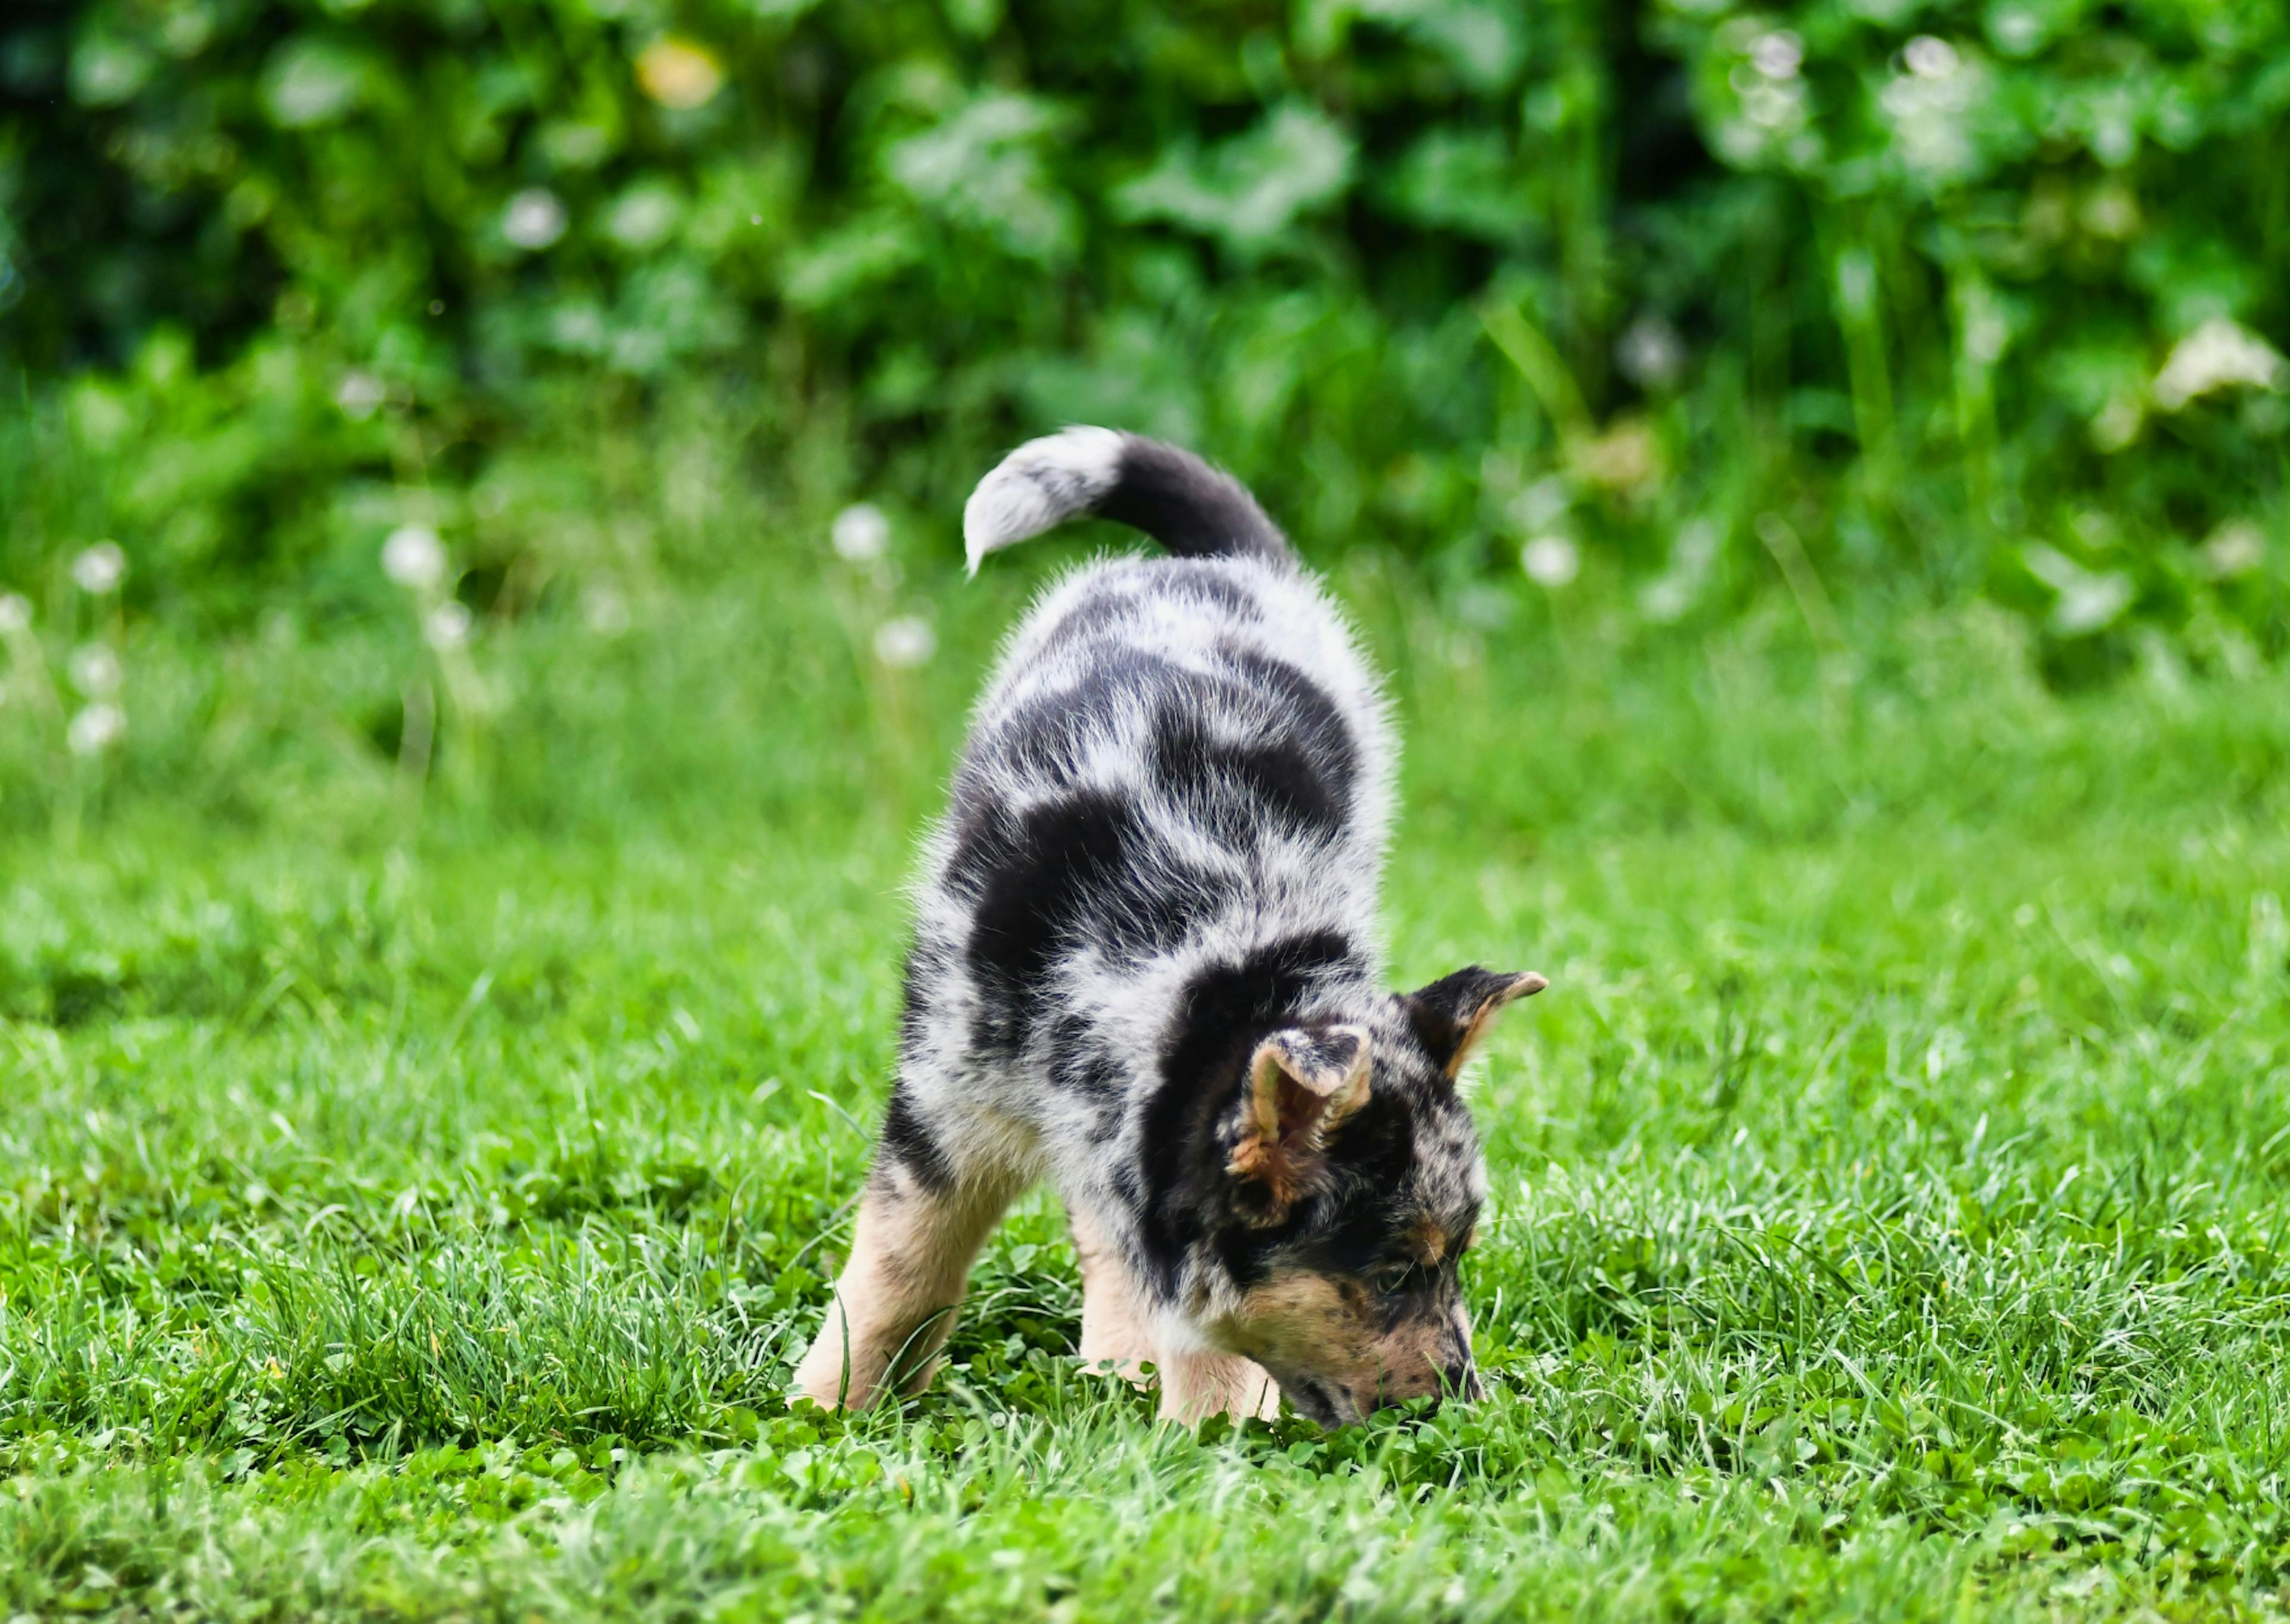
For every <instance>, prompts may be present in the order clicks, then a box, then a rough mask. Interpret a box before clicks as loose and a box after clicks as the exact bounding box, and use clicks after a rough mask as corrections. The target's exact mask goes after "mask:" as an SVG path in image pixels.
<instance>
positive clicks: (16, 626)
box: [0, 592, 32, 636]
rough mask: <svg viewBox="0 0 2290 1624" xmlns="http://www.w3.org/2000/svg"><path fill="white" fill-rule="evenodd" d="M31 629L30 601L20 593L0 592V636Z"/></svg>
mask: <svg viewBox="0 0 2290 1624" xmlns="http://www.w3.org/2000/svg"><path fill="white" fill-rule="evenodd" d="M31 628H32V600H31V599H29V598H28V597H26V596H24V595H23V594H22V593H20V592H0V636H12V635H13V634H15V633H17V632H20V631H29V630H30V629H31Z"/></svg>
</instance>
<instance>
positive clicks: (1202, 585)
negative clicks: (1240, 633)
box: [1166, 563, 1264, 620]
mask: <svg viewBox="0 0 2290 1624" xmlns="http://www.w3.org/2000/svg"><path fill="white" fill-rule="evenodd" d="M1166 567H1167V568H1168V569H1170V570H1171V571H1173V572H1179V573H1177V575H1176V579H1177V580H1181V581H1182V582H1183V583H1184V589H1185V596H1188V597H1190V598H1194V599H1196V600H1197V601H1199V602H1202V603H1206V604H1214V605H1215V606H1216V607H1217V608H1219V609H1221V610H1223V611H1224V612H1226V613H1227V614H1229V615H1231V616H1232V617H1233V618H1235V619H1236V620H1262V619H1263V618H1264V604H1263V603H1262V601H1261V600H1260V599H1259V598H1258V597H1257V596H1256V594H1254V593H1253V592H1251V591H1250V590H1249V589H1248V588H1246V587H1244V586H1242V585H1241V584H1240V583H1239V582H1238V581H1237V580H1233V579H1232V577H1231V576H1230V575H1229V574H1227V573H1226V572H1224V571H1222V570H1221V569H1219V568H1217V567H1216V566H1215V565H1214V564H1184V563H1180V564H1170V565H1168V566H1166Z"/></svg>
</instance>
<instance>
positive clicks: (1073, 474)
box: [962, 428, 1123, 575]
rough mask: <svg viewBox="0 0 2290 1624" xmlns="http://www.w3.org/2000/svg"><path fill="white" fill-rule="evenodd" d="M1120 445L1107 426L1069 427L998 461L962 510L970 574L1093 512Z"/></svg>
mask: <svg viewBox="0 0 2290 1624" xmlns="http://www.w3.org/2000/svg"><path fill="white" fill-rule="evenodd" d="M1122 443H1123V436H1121V435H1119V434H1117V433H1116V432H1115V431H1114V430H1112V429H1110V428H1069V429H1066V430H1065V431H1064V432H1063V433H1061V434H1053V435H1045V436H1043V437H1042V438H1040V439H1038V440H1029V441H1027V442H1026V443H1025V444H1023V445H1021V446H1020V447H1019V448H1018V449H1017V450H1016V451H1013V452H1011V453H1010V454H1009V455H1008V456H1006V457H1005V458H1003V459H1002V461H1001V463H1000V465H999V466H997V468H995V470H994V471H993V472H992V473H990V474H989V475H988V476H986V477H985V478H983V479H981V480H980V481H979V482H978V489H976V490H975V491H973V492H971V493H970V500H969V501H968V502H967V503H965V505H964V507H963V509H962V548H963V554H964V556H965V559H966V560H967V561H968V564H969V570H970V573H971V574H973V575H975V574H977V573H978V561H979V560H980V559H981V558H983V557H985V556H986V555H987V554H989V553H991V552H996V551H998V550H999V549H1001V548H1005V547H1007V546H1009V545H1010V544H1011V543H1012V542H1013V541H1023V540H1025V539H1026V538H1027V537H1029V536H1038V535H1040V534H1041V533H1042V532H1044V531H1045V530H1048V529H1050V528H1051V527H1052V526H1053V525H1057V524H1063V523H1064V522H1065V521H1066V520H1068V519H1069V518H1071V517H1073V516H1074V515H1076V514H1077V513H1088V512H1090V511H1092V510H1093V509H1094V508H1096V506H1097V504H1098V503H1099V502H1101V501H1102V500H1105V498H1106V496H1107V494H1108V493H1109V492H1111V491H1112V489H1113V487H1114V485H1115V484H1117V483H1118V481H1119V480H1120V477H1121V448H1122Z"/></svg>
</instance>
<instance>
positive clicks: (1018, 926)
mask: <svg viewBox="0 0 2290 1624" xmlns="http://www.w3.org/2000/svg"><path fill="white" fill-rule="evenodd" d="M1145 842H1146V834H1145V830H1144V828H1143V825H1142V824H1141V820H1139V817H1138V814H1137V810H1136V808H1135V807H1134V806H1133V805H1131V804H1129V803H1128V802H1127V801H1125V800H1123V799H1121V798H1119V797H1117V796H1111V795H1108V794H1105V793H1103V792H1102V791H1099V790H1082V791H1078V792H1077V793H1075V794H1073V795H1071V796H1068V797H1067V798H1065V799H1064V800H1061V801H1054V802H1050V803H1048V804H1044V805H1040V806H1037V807H1034V808H1032V809H1031V810H1030V811H1029V812H1026V813H1025V815H1024V816H1022V817H1021V818H1020V819H1018V820H1016V823H1015V825H1014V827H1013V826H1012V825H1011V824H1010V823H1009V822H1008V821H1007V820H994V821H992V822H989V823H984V824H981V825H978V826H971V825H969V824H967V823H965V828H964V829H963V831H962V832H961V833H960V834H958V835H957V841H956V848H955V852H954V857H953V860H952V861H951V862H950V863H949V874H950V875H952V876H957V877H959V878H960V879H961V880H962V881H964V882H965V884H967V885H968V886H969V887H970V888H971V889H972V890H973V892H974V894H975V897H976V912H975V914H974V915H973V919H972V924H971V932H970V945H969V948H968V950H967V959H968V963H969V965H970V969H971V972H972V974H973V976H975V977H976V979H977V980H978V983H979V987H980V989H981V992H982V993H983V994H984V995H985V997H984V1000H983V1003H984V1007H983V1008H982V1009H981V1012H980V1019H979V1022H978V1027H977V1029H976V1031H975V1033H974V1034H973V1041H974V1042H975V1043H976V1044H978V1046H979V1047H980V1048H981V1050H982V1051H983V1052H988V1053H995V1054H1004V1055H1011V1054H1016V1053H1018V1052H1021V1051H1022V1050H1023V1049H1024V1048H1025V1047H1026V1044H1027V1043H1028V1041H1029V1039H1030V1038H1031V1036H1032V1035H1033V1032H1034V1029H1035V1025H1036V1021H1037V1018H1038V1017H1039V1015H1040V1014H1041V1013H1042V1009H1041V1005H1042V1004H1043V992H1044V983H1045V981H1046V980H1047V979H1048V977H1049V973H1050V971H1051V969H1052V968H1053V966H1054V965H1055V964H1056V963H1057V961H1058V958H1059V956H1060V954H1061V950H1062V949H1063V948H1065V947H1066V946H1067V945H1068V944H1069V943H1073V942H1078V941H1086V942H1088V943H1090V944H1091V945H1092V946H1094V947H1097V948H1102V949H1103V950H1105V951H1107V952H1110V953H1116V954H1121V955H1125V956H1132V957H1142V956H1149V955H1150V954H1154V953H1159V952H1164V951H1166V950H1167V949H1168V948H1172V947H1173V946H1175V945H1176V943H1177V942H1178V941H1179V940H1182V938H1183V936H1184V934H1185V932H1186V931H1187V930H1188V929H1189V928H1190V926H1191V925H1192V924H1193V923H1194V921H1195V920H1197V918H1198V917H1199V916H1200V915H1201V914H1202V912H1203V911H1204V910H1205V909H1207V908H1213V906H1215V903H1216V901H1217V899H1218V896H1219V887H1218V884H1217V882H1216V881H1215V879H1214V878H1213V876H1208V875H1203V874H1197V873H1188V872H1187V871H1185V870H1183V869H1181V868H1177V869H1172V868H1171V867H1170V865H1168V864H1167V863H1166V862H1162V863H1159V864H1148V863H1145V862H1142V861H1141V860H1140V856H1141V852H1142V851H1143V849H1144V845H1145Z"/></svg>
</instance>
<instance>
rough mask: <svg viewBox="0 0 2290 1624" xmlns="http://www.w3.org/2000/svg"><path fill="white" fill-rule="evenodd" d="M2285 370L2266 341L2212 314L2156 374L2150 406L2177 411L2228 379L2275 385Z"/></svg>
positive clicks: (2268, 386) (2257, 385)
mask: <svg viewBox="0 0 2290 1624" xmlns="http://www.w3.org/2000/svg"><path fill="white" fill-rule="evenodd" d="M2285 371H2286V367H2285V364H2284V362H2283V359H2282V356H2281V354H2280V352H2279V351H2278V350H2277V349H2276V348H2274V347H2273V346H2272V345H2271V344H2269V343H2268V342H2267V341H2266V340H2264V339H2262V338H2260V337H2259V336H2258V335H2257V334H2256V333H2254V332H2250V331H2249V330H2248V329H2246V328H2244V327H2239V326H2237V325H2236V324H2234V323H2232V322H2230V321H2229V320H2227V319H2226V318H2225V317H2224V316H2213V317H2212V318H2211V319H2210V320H2209V321H2206V322H2205V323H2204V324H2202V325H2201V326H2199V327H2198V328H2196V329H2195V330H2194V331H2193V332H2190V333H2189V334H2188V335H2187V336H2186V337H2185V338H2183V339H2181V340H2179V344H2178V348H2175V349H2174V350H2173V351H2172V352H2171V356H2170V359H2169V360H2167V361H2166V362H2164V363H2163V370H2162V371H2161V372H2158V373H2156V374H2155V404H2157V405H2158V406H2160V407H2162V408H2163V410H2164V411H2166V412H2176V411H2178V410H2179V409H2180V408H2181V407H2182V406H2183V405H2185V404H2187V403H2188V402H2189V401H2190V400H2192V399H2194V398H2195V397H2196V396H2198V395H2207V394H2209V393H2210V392H2211V391H2212V390H2214V389H2222V388H2225V387H2226V386H2227V385H2229V384H2230V383H2240V384H2248V385H2250V386H2251V387H2252V388H2261V389H2278V388H2281V387H2282V383H2283V376H2284V372H2285Z"/></svg>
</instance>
